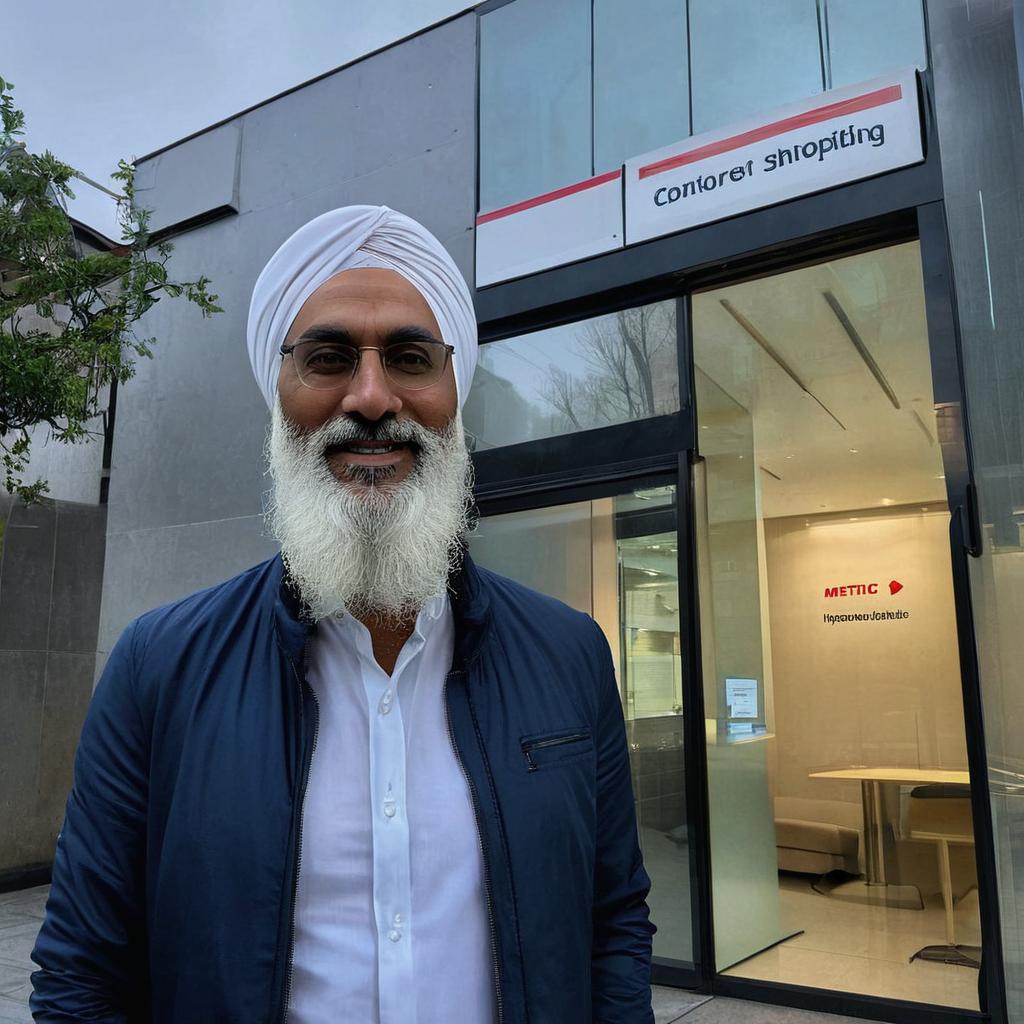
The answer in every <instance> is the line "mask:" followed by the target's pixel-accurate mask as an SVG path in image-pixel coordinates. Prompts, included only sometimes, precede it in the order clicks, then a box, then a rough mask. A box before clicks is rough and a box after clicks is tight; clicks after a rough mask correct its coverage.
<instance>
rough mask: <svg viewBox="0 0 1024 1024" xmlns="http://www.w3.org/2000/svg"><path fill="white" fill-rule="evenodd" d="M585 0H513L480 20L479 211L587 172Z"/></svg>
mask: <svg viewBox="0 0 1024 1024" xmlns="http://www.w3.org/2000/svg"><path fill="white" fill-rule="evenodd" d="M590 48H591V38H590V0H516V2H515V3H511V4H508V5H506V6H505V7H500V8H498V10H496V11H491V12H490V13H489V14H486V15H484V16H483V17H481V19H480V141H479V145H480V209H482V210H493V209H496V208H497V207H501V206H504V205H506V204H508V203H513V202H516V201H517V200H520V199H528V198H530V197H531V196H536V195H540V194H542V193H544V192H549V191H551V190H552V189H555V188H559V187H560V186H562V185H567V184H570V183H572V182H574V181H582V180H583V179H584V178H588V177H590V175H591V173H592V153H591V102H590V64H591V60H590Z"/></svg>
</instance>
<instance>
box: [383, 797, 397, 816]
mask: <svg viewBox="0 0 1024 1024" xmlns="http://www.w3.org/2000/svg"><path fill="white" fill-rule="evenodd" d="M397 809H398V808H397V805H396V804H395V801H394V800H390V799H388V800H385V801H384V817H385V818H393V817H394V816H395V811H396V810H397Z"/></svg>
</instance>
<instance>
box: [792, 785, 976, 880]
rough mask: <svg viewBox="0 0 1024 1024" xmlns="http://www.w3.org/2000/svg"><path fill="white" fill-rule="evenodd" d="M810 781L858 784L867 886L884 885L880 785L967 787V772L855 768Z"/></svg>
mask: <svg viewBox="0 0 1024 1024" xmlns="http://www.w3.org/2000/svg"><path fill="white" fill-rule="evenodd" d="M807 777H808V778H809V779H847V780H850V781H853V782H859V783H860V798H861V806H862V807H863V811H864V868H865V874H866V876H867V883H868V885H885V884H886V877H885V839H886V829H885V827H884V826H885V824H886V822H884V821H883V820H882V818H883V806H884V805H883V802H882V786H884V785H893V786H927V785H933V784H936V783H951V784H956V785H963V786H969V785H970V783H971V776H970V773H969V772H968V771H967V770H966V769H959V768H895V767H890V766H878V765H872V766H871V767H868V766H863V765H862V766H854V767H850V768H830V769H827V770H825V771H820V772H810V773H809V774H808V776H807Z"/></svg>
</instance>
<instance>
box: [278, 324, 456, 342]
mask: <svg viewBox="0 0 1024 1024" xmlns="http://www.w3.org/2000/svg"><path fill="white" fill-rule="evenodd" d="M439 340H440V339H438V338H437V337H436V336H435V335H434V332H433V331H429V330H427V328H426V327H420V326H419V325H418V324H407V325H405V326H403V327H396V328H394V329H393V330H390V331H388V333H387V334H386V335H385V336H384V341H385V342H387V343H389V344H390V343H394V342H401V341H434V342H436V341H439ZM300 341H324V342H328V343H330V344H335V345H354V344H355V339H353V337H352V334H351V332H350V331H349V330H348V329H347V328H346V327H342V326H341V324H313V325H312V326H310V327H307V328H306V330H304V331H303V332H302V334H300V335H299V337H298V338H296V339H295V344H298V343H299V342H300Z"/></svg>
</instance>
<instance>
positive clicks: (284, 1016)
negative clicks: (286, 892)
mask: <svg viewBox="0 0 1024 1024" xmlns="http://www.w3.org/2000/svg"><path fill="white" fill-rule="evenodd" d="M309 643H310V641H309V637H308V636H307V638H306V642H305V644H304V645H303V648H302V672H301V673H300V672H298V671H296V672H295V677H296V679H297V680H298V683H299V708H300V715H301V713H302V712H301V709H302V707H303V706H304V704H305V700H304V691H303V687H304V686H305V685H306V664H307V658H308V656H309ZM292 668H293V669H294V668H295V665H294V663H293V664H292ZM309 692H310V693H311V694H312V695H313V704H314V705H315V706H316V718H315V720H314V722H313V744H312V746H311V747H310V750H309V758H308V759H307V760H306V763H305V765H304V766H303V771H302V782H301V784H300V786H299V797H298V800H299V806H298V816H299V829H298V835H297V837H296V849H295V873H294V875H293V876H292V899H291V910H290V913H289V925H288V974H287V975H286V978H285V983H284V1000H283V1003H282V1006H281V1024H285V1022H286V1021H287V1020H288V1002H289V1000H290V999H291V994H292V974H293V973H294V970H295V904H296V901H297V900H298V894H299V871H300V869H301V868H302V812H303V807H304V805H305V802H306V785H307V784H308V782H309V770H310V768H311V767H312V765H313V755H314V754H315V753H316V741H317V737H318V736H319V734H320V699H319V698H318V697H317V695H316V690H314V689H313V688H312V687H310V690H309Z"/></svg>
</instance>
